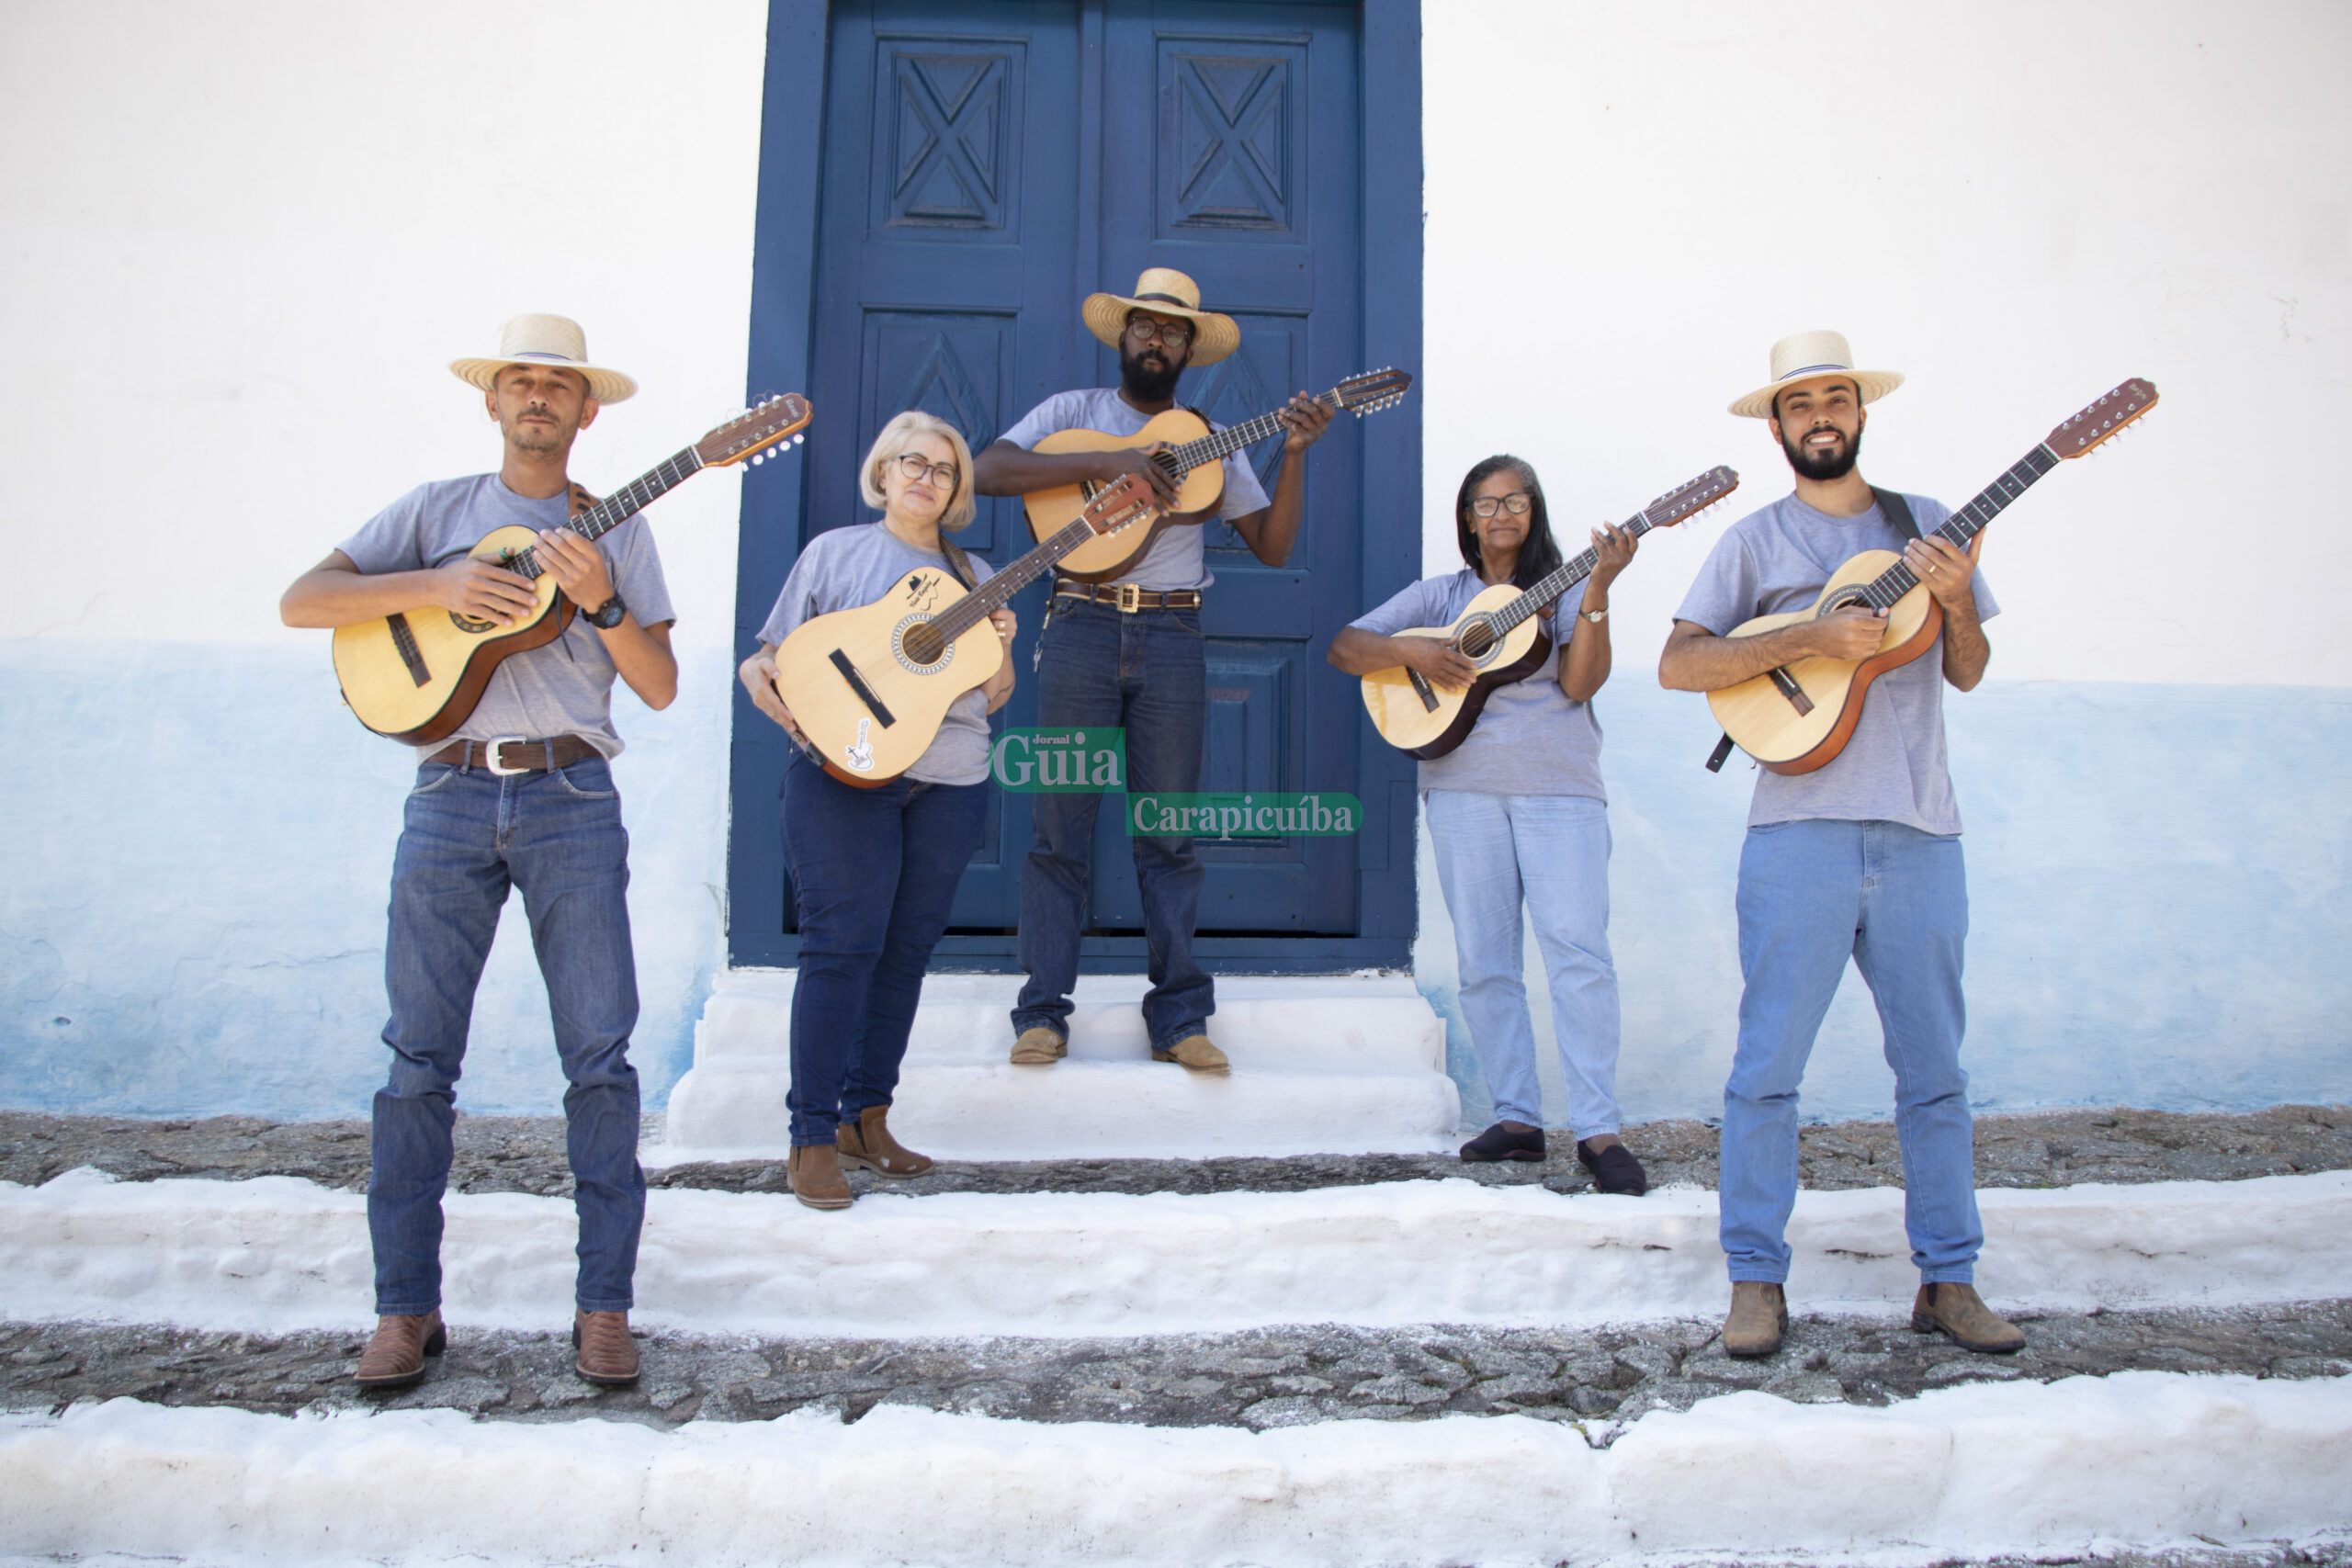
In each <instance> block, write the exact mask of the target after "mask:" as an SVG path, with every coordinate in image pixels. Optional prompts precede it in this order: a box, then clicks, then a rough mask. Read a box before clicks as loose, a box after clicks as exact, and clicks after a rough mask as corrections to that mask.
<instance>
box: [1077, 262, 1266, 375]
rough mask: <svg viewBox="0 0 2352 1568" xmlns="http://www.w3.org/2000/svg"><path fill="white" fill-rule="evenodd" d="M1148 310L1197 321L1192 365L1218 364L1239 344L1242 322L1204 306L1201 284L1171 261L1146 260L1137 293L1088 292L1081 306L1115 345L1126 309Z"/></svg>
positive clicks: (1090, 325)
mask: <svg viewBox="0 0 2352 1568" xmlns="http://www.w3.org/2000/svg"><path fill="white" fill-rule="evenodd" d="M1130 310H1150V311H1152V312H1154V313H1155V314H1158V315H1162V316H1182V317H1183V318H1184V319H1185V320H1186V321H1190V322H1192V323H1193V357H1192V359H1191V361H1190V362H1189V363H1191V364H1193V365H1215V364H1216V362H1217V361H1218V360H1220V359H1223V358H1224V357H1225V356H1226V355H1228V354H1231V353H1232V352H1233V351H1234V350H1235V349H1237V348H1239V347H1240V346H1241V328H1240V326H1239V325H1238V324H1237V323H1236V322H1235V321H1234V319H1233V318H1232V317H1231V316H1220V315H1218V314H1217V313H1216V311H1214V310H1202V309H1201V288H1200V285H1198V284H1196V283H1194V282H1193V280H1192V279H1191V278H1189V277H1187V276H1184V275H1183V274H1182V273H1181V272H1178V271H1177V270H1176V269H1175V268H1174V267H1172V266H1148V267H1146V268H1144V269H1143V276H1140V277H1138V278H1136V291H1135V292H1134V293H1133V294H1090V295H1088V296H1087V297H1086V303H1085V304H1083V305H1080V307H1079V308H1078V313H1079V315H1080V317H1081V318H1082V319H1083V320H1084V321H1085V322H1086V330H1087V331H1088V332H1091V333H1093V334H1094V335H1095V336H1096V337H1098V338H1100V339H1101V340H1102V341H1103V342H1104V343H1107V344H1110V345H1111V346H1112V347H1113V348H1116V347H1118V346H1119V339H1120V337H1121V336H1122V335H1123V334H1124V333H1125V332H1126V330H1127V312H1128V311H1130Z"/></svg>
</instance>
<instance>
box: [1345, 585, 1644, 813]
mask: <svg viewBox="0 0 2352 1568" xmlns="http://www.w3.org/2000/svg"><path fill="white" fill-rule="evenodd" d="M1486 588H1487V584H1486V583H1484V582H1481V581H1479V580H1478V574H1477V573H1476V572H1475V571H1472V570H1470V569H1469V568H1468V567H1466V566H1465V567H1464V568H1463V569H1462V570H1460V571H1457V572H1453V573H1451V574H1449V575H1447V576H1444V577H1425V578H1423V579H1422V580H1421V581H1419V582H1416V583H1414V584H1413V585H1412V586H1411V587H1409V588H1407V589H1406V590H1405V591H1404V592H1400V593H1398V594H1397V596H1396V597H1395V598H1393V599H1391V600H1389V601H1388V603H1386V604H1383V605H1381V606H1380V607H1379V608H1378V609H1376V610H1374V611H1373V612H1372V613H1371V614H1370V615H1364V616H1362V617H1361V618H1359V619H1357V620H1355V621H1353V622H1351V623H1350V624H1351V625H1352V626H1355V627H1357V628H1358V629H1359V630H1362V631H1368V632H1376V633H1378V634H1379V635H1380V636H1382V637H1394V636H1396V635H1397V633H1398V632H1401V631H1403V630H1405V629H1406V628H1407V627H1408V626H1451V625H1453V620H1454V617H1456V616H1457V615H1461V614H1462V612H1463V611H1464V610H1466V609H1468V608H1469V607H1470V601H1471V600H1473V599H1476V597H1477V596H1478V595H1479V594H1480V593H1481V592H1484V591H1485V590H1486ZM1584 591H1585V584H1584V583H1581V582H1579V583H1577V585H1576V586H1575V587H1574V588H1571V589H1569V590H1568V591H1567V592H1566V593H1563V594H1561V595H1560V597H1559V598H1558V599H1557V600H1556V601H1555V602H1554V604H1553V606H1552V615H1551V618H1550V620H1548V621H1546V622H1545V623H1544V636H1546V637H1550V638H1552V651H1551V652H1550V653H1549V654H1547V655H1545V657H1544V662H1543V663H1542V664H1541V665H1540V666H1538V667H1537V668H1536V670H1535V671H1533V672H1532V674H1530V675H1528V676H1527V677H1526V679H1524V680H1521V681H1514V682H1511V683H1510V685H1507V686H1498V687H1496V688H1495V689H1494V690H1493V691H1491V692H1488V693H1487V705H1486V708H1485V710H1484V711H1482V712H1481V713H1480V714H1479V715H1478V722H1477V723H1476V725H1475V726H1473V727H1472V728H1471V730H1470V733H1469V735H1468V736H1467V737H1466V738H1465V739H1464V740H1463V742H1462V744H1461V745H1459V746H1457V747H1455V748H1454V749H1453V750H1452V751H1449V752H1447V753H1446V754H1445V755H1444V756H1442V757H1435V758H1431V759H1430V761H1425V762H1423V763H1422V764H1421V778H1420V783H1421V787H1422V788H1423V789H1461V790H1471V791H1475V792H1476V793H1477V794H1480V795H1590V796H1591V797H1592V798H1593V799H1595V800H1607V799H1608V798H1609V795H1608V793H1607V792H1606V791H1604V790H1603V789H1602V788H1601V787H1600V718H1599V717H1598V716H1595V715H1594V713H1593V711H1592V705H1591V704H1590V703H1573V702H1570V701H1569V700H1568V694H1566V692H1563V691H1562V690H1560V658H1561V651H1562V649H1564V648H1565V647H1566V642H1567V632H1566V631H1562V630H1557V629H1555V628H1556V627H1566V628H1569V629H1570V630H1573V629H1574V627H1575V626H1576V622H1575V621H1574V620H1572V619H1569V618H1568V617H1570V616H1573V615H1575V614H1576V613H1577V606H1579V605H1581V604H1583V603H1584Z"/></svg>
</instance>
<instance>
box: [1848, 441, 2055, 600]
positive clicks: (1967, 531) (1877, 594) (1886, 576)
mask: <svg viewBox="0 0 2352 1568" xmlns="http://www.w3.org/2000/svg"><path fill="white" fill-rule="evenodd" d="M2057 466H2058V454H2057V453H2055V452H2052V450H2051V449H2050V446H2049V443H2047V442H2044V443H2042V444H2041V445H2040V446H2036V447H2034V449H2033V450H2032V451H2030V452H2028V453H2027V454H2026V455H2025V456H2024V457H2020V458H2018V460H2017V461H2016V462H2015V463H2013V464H2011V465H2010V466H2009V468H2008V470H2007V472H2006V473H2004V474H2002V475H2001V477H2000V478H1999V479H1995V480H1994V481H1993V482H1992V483H1991V484H1989V485H1986V486H1985V488H1984V489H1983V490H1981V491H1977V492H1976V499H1975V500H1973V501H1972V502H1969V503H1968V504H1967V505H1966V506H1963V507H1962V508H1961V509H1960V510H1959V511H1957V512H1955V513H1952V514H1951V517H1949V518H1947V519H1946V520H1945V522H1944V525H1943V526H1942V527H1940V528H1938V529H1937V530H1936V537H1938V538H1939V539H1942V540H1945V541H1947V542H1948V543H1951V544H1952V545H1956V546H1958V547H1960V548H1962V549H1966V548H1967V547H1968V542H1969V541H1970V540H1971V539H1973V538H1974V537H1976V536H1977V535H1978V534H1980V533H1982V532H1984V529H1985V525H1986V524H1987V523H1990V522H1991V521H1993V519H1994V518H1996V517H1998V516H1999V515H2000V514H2001V513H2002V512H2003V511H2004V510H2005V509H2006V508H2007V506H2008V504H2009V502H2013V501H2015V500H2016V499H2017V498H2018V497H2019V496H2021V495H2023V494H2024V493H2025V492H2026V491H2028V490H2029V489H2030V488H2031V487H2032V485H2033V481H2034V480H2036V479H2040V478H2041V476H2042V475H2044V474H2046V473H2048V472H2049V471H2050V470H2051V469H2052V468H2056V467H2057ZM1918 586H1919V579H1918V577H1917V575H1916V574H1914V573H1913V571H1912V570H1911V569H1910V568H1909V567H1908V566H1905V564H1904V563H1903V562H1901V561H1897V562H1895V563H1894V565H1893V566H1891V567H1888V568H1887V569H1886V570H1884V571H1883V572H1881V573H1879V575H1878V576H1876V577H1874V578H1872V579H1871V581H1870V584H1869V586H1868V587H1866V588H1864V589H1863V590H1862V593H1861V597H1862V599H1863V600H1864V602H1866V603H1867V604H1869V605H1870V606H1871V608H1872V609H1874V610H1883V609H1887V608H1889V607H1890V606H1892V605H1893V604H1894V602H1895V601H1896V600H1897V599H1900V598H1902V597H1903V596H1904V595H1905V593H1908V592H1911V590H1913V589H1914V588H1917V587H1918Z"/></svg>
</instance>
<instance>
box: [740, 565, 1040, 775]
mask: <svg viewBox="0 0 2352 1568" xmlns="http://www.w3.org/2000/svg"><path fill="white" fill-rule="evenodd" d="M967 559H968V560H969V561H970V562H971V563H972V575H973V576H974V577H975V578H977V579H978V581H981V582H986V581H988V580H989V578H990V577H993V576H994V575H996V569H995V568H993V567H991V566H989V563H988V562H986V561H984V560H982V559H981V558H979V557H978V556H967ZM924 567H930V568H932V569H933V570H937V571H944V572H946V573H947V575H948V577H949V578H950V579H951V580H954V579H955V578H956V571H955V569H954V568H953V567H950V566H949V565H948V564H947V558H946V557H945V556H944V555H933V554H931V553H929V552H928V551H924V550H919V549H917V548H915V547H913V546H912V545H910V544H909V543H907V542H906V541H905V540H904V539H901V538H900V537H899V536H898V535H896V534H893V533H892V532H890V530H889V529H888V527H887V526H886V525H883V524H880V523H865V524H859V525H852V526H850V527H847V528H829V529H827V530H826V531H825V532H824V533H821V534H820V535H818V536H816V537H815V538H813V539H811V540H809V543H808V546H807V547H805V548H804V549H802V550H801V552H800V558H799V559H798V560H796V561H794V562H793V563H792V571H791V574H790V575H789V576H787V577H786V579H785V580H784V588H783V591H782V592H779V593H777V594H776V596H775V609H773V610H770V611H769V612H768V619H767V624H766V625H765V626H762V627H761V628H760V640H761V641H762V642H763V643H770V644H775V643H781V642H782V641H783V640H784V639H785V638H786V637H790V636H791V635H792V634H793V632H794V631H795V630H796V629H797V627H798V626H800V624H801V623H802V622H804V621H810V620H814V619H816V618H817V617H818V616H819V615H831V614H832V613H833V612H834V611H835V610H854V609H856V608H857V607H858V606H860V605H862V604H872V603H874V601H876V599H879V598H881V597H882V595H884V594H885V593H888V592H889V591H890V589H891V586H892V585H893V584H895V583H896V582H897V581H899V579H900V578H902V577H904V576H905V575H906V574H907V573H909V572H910V571H917V570H922V568H924ZM907 776H908V777H909V778H911V779H915V780H918V781H920V782H922V783H923V784H978V783H980V782H981V781H982V780H984V779H986V778H987V777H988V776H989V700H988V698H987V697H985V696H983V695H982V694H981V693H980V688H979V687H978V686H975V687H973V688H972V689H971V690H970V691H968V692H967V693H965V694H963V695H962V696H960V697H957V698H956V700H955V701H954V702H952V703H950V704H948V705H947V716H946V717H945V718H944V719H942V720H941V721H940V724H939V733H938V734H937V735H935V736H933V737H932V740H931V744H930V745H929V746H927V747H925V748H923V753H922V756H921V757H918V758H917V759H915V764H914V766H912V767H910V768H909V769H908V770H907Z"/></svg>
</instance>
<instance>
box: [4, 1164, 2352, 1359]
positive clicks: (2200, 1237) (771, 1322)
mask: <svg viewBox="0 0 2352 1568" xmlns="http://www.w3.org/2000/svg"><path fill="white" fill-rule="evenodd" d="M1981 1203H1982V1207H1983V1211H1984V1215H1985V1235H1986V1242H1985V1264H1984V1267H1983V1269H1981V1271H1980V1275H1979V1281H1980V1284H1981V1285H1982V1287H1983V1289H1984V1290H1985V1293H1986V1295H1987V1296H1988V1297H1989V1298H1990V1299H1992V1300H1993V1301H1994V1302H1996V1303H1997V1304H1999V1305H2000V1306H2002V1307H2003V1308H2006V1309H2010V1310H2016V1311H2047V1312H2087V1311H2091V1310H2093V1309H2096V1308H2100V1307H2126V1306H2140V1305H2156V1304H2161V1305H2168V1306H2175V1307H2185V1306H2199V1305H2202V1306H2211V1307H2228V1306H2242V1305H2260V1304H2272V1303H2281V1302H2298V1301H2316V1300H2328V1299H2333V1298H2335V1297H2336V1296H2340V1295H2341V1294H2342V1293H2343V1291H2344V1282H2345V1281H2346V1280H2347V1279H2352V1172H2343V1171H2332V1172H2327V1173H2324V1174H2321V1175H2313V1176H2282V1177H2264V1178H2259V1179H2253V1180H2247V1181H2232V1182H2194V1181H2189V1182H2160V1183H2153V1184H2150V1185H2146V1186H2133V1187H2088V1186H2086V1187H2075V1188H2064V1189H2058V1190H2035V1191H2023V1190H2012V1189H1996V1190H1988V1191H1986V1192H1985V1193H1984V1194H1983V1195H1982V1198H1981ZM1902 1207H1903V1194H1902V1193H1901V1192H1900V1191H1898V1190H1894V1189H1890V1188H1870V1189H1861V1190H1849V1191H1838V1192H1806V1193H1803V1194H1801V1195H1800V1196H1799V1197H1798V1200H1797V1204H1796V1212H1795V1215H1794V1218H1793V1219H1792V1222H1791V1224H1790V1228H1789V1243H1790V1246H1791V1247H1792V1250H1793V1252H1794V1253H1795V1261H1794V1275H1793V1277H1794V1279H1795V1280H1797V1281H1798V1285H1797V1290H1796V1295H1797V1299H1798V1301H1799V1303H1801V1305H1802V1307H1803V1309H1804V1311H1805V1312H1807V1313H1814V1314H1825V1313H1826V1314H1837V1313H1860V1314H1869V1315H1872V1316H1877V1317H1888V1316H1890V1315H1891V1314H1896V1313H1899V1312H1900V1311H1901V1310H1903V1308H1904V1307H1905V1305H1907V1303H1909V1301H1910V1297H1911V1292H1912V1288H1913V1287H1914V1285H1916V1284H1917V1273H1916V1271H1915V1270H1914V1269H1912V1267H1911V1262H1910V1258H1909V1257H1908V1253H1907V1249H1906V1247H1905V1244H1904V1240H1903V1215H1902ZM447 1216H448V1226H447V1237H446V1240H445V1243H444V1247H443V1256H444V1258H445V1261H446V1274H447V1303H448V1313H449V1315H450V1319H451V1321H452V1322H454V1323H459V1324H463V1325H469V1326H475V1327H492V1328H517V1329H527V1328H531V1327H535V1326H544V1325H546V1324H547V1323H548V1322H549V1321H551V1318H550V1314H555V1316H556V1317H557V1318H560V1314H562V1312H563V1311H564V1309H565V1306H566V1303H569V1302H570V1301H571V1286H572V1275H573V1271H574V1267H575V1264H574V1258H573V1251H572V1247H573V1242H574V1240H575V1238H576V1235H577V1226H576V1223H575V1221H574V1219H573V1215H572V1208H571V1202H570V1201H568V1200H561V1199H552V1198H537V1197H529V1196H526V1195H524V1194H520V1193H493V1194H480V1195H462V1196H458V1197H453V1198H451V1199H450V1200H448V1202H447ZM368 1259H369V1253H368V1228H367V1213H366V1199H365V1197H364V1196H363V1195H362V1194H359V1193H356V1192H347V1191H343V1190H336V1189H330V1188H325V1187H321V1186H317V1185H315V1184H313V1183H311V1182H307V1181H300V1180H296V1179H292V1178H288V1177H267V1178H263V1179H257V1180H252V1181H209V1180H187V1181H154V1182H116V1181H110V1180H108V1179H106V1178H104V1177H101V1176H98V1175H96V1174H95V1173H93V1172H88V1171H77V1172H69V1173H68V1174H67V1175H65V1176H62V1177H60V1178H58V1179H56V1180H54V1181H51V1182H50V1183H49V1184H48V1185H46V1186H44V1187H40V1188H24V1187H12V1186H6V1185H0V1317H6V1318H9V1319H14V1320H17V1321H26V1322H42V1321H51V1320H61V1319H70V1320H83V1319H88V1320H96V1321H112V1322H158V1321H160V1322H166V1323H175V1324H182V1325H187V1326H193V1327H215V1328H236V1329H241V1330H245V1331H249V1332H269V1331H277V1330H292V1329H318V1328H336V1327H348V1326H350V1325H353V1324H354V1323H356V1322H363V1321H364V1314H365V1309H366V1305H367V1302H368V1280H369V1261H368ZM1725 1289H1726V1287H1725V1285H1724V1264H1723V1254H1722V1252H1721V1251H1720V1250H1719V1249H1718V1247H1717V1246H1716V1241H1715V1195H1714V1194H1713V1192H1711V1191H1704V1190H1695V1189H1688V1188H1685V1189H1672V1190H1661V1191H1657V1192H1653V1193H1651V1194H1650V1195H1649V1196H1648V1197H1646V1198H1610V1197H1600V1196H1579V1197H1575V1198H1564V1197H1561V1196H1560V1195H1558V1194H1556V1193H1554V1192H1550V1191H1547V1190H1544V1189H1542V1188H1532V1187H1512V1188H1488V1187H1481V1186H1478V1185H1477V1184H1476V1183H1475V1182H1469V1181H1408V1182H1394V1183H1387V1184H1383V1185H1378V1186H1368V1187H1341V1188H1321V1189H1314V1190H1306V1191H1300V1192H1222V1193H1215V1194H1206V1195H1201V1196H1182V1195H1177V1194H1172V1193H1159V1194H1153V1195H1150V1196H1145V1197H1128V1196H1125V1195H1122V1194H1117V1193H1101V1192H1084V1193H1076V1192H1063V1193H1027V1194H1022V1195H1018V1196H1004V1195H994V1194H989V1195H983V1194H974V1193H955V1194H943V1195H939V1196H934V1197H928V1198H905V1197H898V1196H892V1195H883V1194H869V1195H868V1196H865V1197H863V1198H860V1199H859V1200H858V1201H857V1202H856V1203H855V1204H854V1206H853V1207H851V1208H850V1209H848V1210H846V1211H841V1212H834V1213H818V1212H817V1211H814V1210H810V1209H807V1208H804V1207H802V1206H801V1205H800V1204H799V1203H798V1202H797V1201H794V1200H793V1199H792V1198H790V1197H789V1196H787V1195H784V1194H778V1193H729V1192H714V1191H707V1190H689V1189H677V1188H663V1189H658V1190H655V1191H654V1192H653V1193H652V1194H651V1195H650V1201H649V1202H648V1205H647V1211H646V1225H645V1234H644V1238H643V1242H642V1245H641V1247H640V1252H639V1268H638V1275H637V1303H638V1304H637V1310H636V1317H637V1320H638V1321H639V1323H641V1324H643V1325H646V1326H649V1327H652V1328H657V1329H670V1330H678V1331H684V1332H695V1333H709V1334H726V1333H745V1334H759V1335H763V1336H793V1335H810V1334H841V1335H862V1336H876V1337H916V1336H947V1337H954V1336H965V1335H989V1334H1017V1335H1033V1336H1045V1337H1054V1336H1064V1335H1070V1336H1091V1335H1131V1334H1163V1333H1182V1332H1193V1331H1199V1332H1224V1331H1229V1330H1236V1329H1244V1328H1249V1327H1251V1326H1254V1325H1260V1324H1269V1323H1291V1324H1297V1323H1346V1324H1356V1325H1368V1326H1396V1325H1409V1324H1419V1323H1455V1324H1496V1325H1552V1326H1563V1327H1573V1326H1577V1325H1598V1324H1603V1323H1621V1324H1622V1323H1639V1322H1645V1321H1656V1320H1658V1319H1663V1318H1691V1317H1713V1316H1714V1315H1715V1314H1718V1313H1720V1312H1721V1311H1722V1310H1723V1303H1724V1294H1725Z"/></svg>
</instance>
